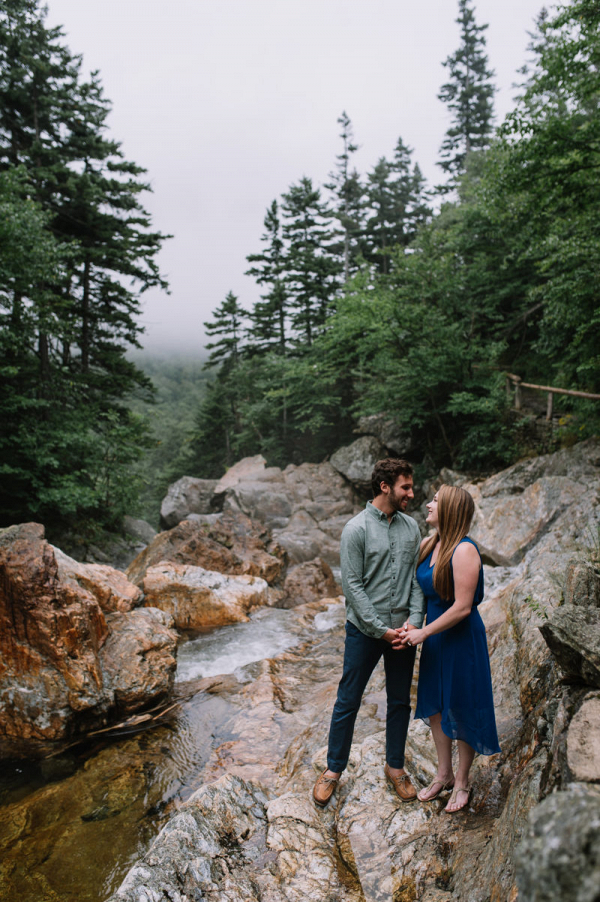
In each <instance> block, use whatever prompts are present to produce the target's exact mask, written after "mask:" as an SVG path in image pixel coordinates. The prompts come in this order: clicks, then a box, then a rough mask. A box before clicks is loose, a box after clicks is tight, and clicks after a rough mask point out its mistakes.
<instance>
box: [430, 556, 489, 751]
mask: <svg viewBox="0 0 600 902" xmlns="http://www.w3.org/2000/svg"><path fill="white" fill-rule="evenodd" d="M462 541H463V542H471V544H472V545H475V542H473V540H472V539H469V538H464V539H462ZM475 548H477V545H475ZM477 551H478V552H479V549H477ZM432 553H433V552H432ZM417 580H418V581H419V585H420V586H421V589H422V590H423V594H424V595H425V598H426V600H427V623H432V622H433V621H434V620H436V619H437V618H438V617H439V616H440V614H443V613H444V611H447V610H448V608H449V607H450V605H451V602H447V601H443V600H442V599H441V598H440V596H439V595H438V594H437V592H436V591H435V589H434V588H433V567H432V566H431V554H429V555H428V556H427V557H426V558H425V560H424V561H422V562H421V564H419V566H418V567H417ZM482 599H483V566H482V567H481V569H480V570H479V581H478V583H477V589H476V590H475V596H474V598H473V607H472V608H471V613H470V614H469V615H468V616H467V617H465V618H464V620H461V621H460V623H457V624H456V625H455V626H452V627H450V628H449V629H447V630H444V631H443V632H441V633H435V634H434V635H433V636H429V637H428V638H427V639H426V640H425V641H424V642H423V645H422V648H421V662H420V665H419V684H418V688H417V708H416V711H415V717H419V718H421V719H422V720H428V718H430V717H431V716H432V715H433V714H438V713H441V715H442V730H443V731H444V733H445V734H446V736H449V737H450V738H451V739H462V740H463V742H467V743H468V744H469V745H470V746H471V747H472V748H474V749H475V751H476V752H479V753H480V754H481V755H494V754H495V753H496V752H499V751H500V746H499V745H498V734H497V732H496V718H495V716H494V699H493V697H492V675H491V672H490V658H489V654H488V647H487V640H486V636H485V626H484V625H483V620H482V619H481V615H480V614H479V611H478V610H477V606H478V604H479V603H480V602H481V600H482Z"/></svg>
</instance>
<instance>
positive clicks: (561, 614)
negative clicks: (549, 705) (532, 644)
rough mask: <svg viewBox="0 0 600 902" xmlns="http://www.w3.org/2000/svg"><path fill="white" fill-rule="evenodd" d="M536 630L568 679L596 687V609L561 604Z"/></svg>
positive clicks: (599, 664)
mask: <svg viewBox="0 0 600 902" xmlns="http://www.w3.org/2000/svg"><path fill="white" fill-rule="evenodd" d="M540 632H541V634H542V636H543V637H544V639H545V640H546V643H547V645H548V648H549V649H550V651H551V652H552V654H553V655H554V657H555V659H556V661H557V663H558V666H559V667H560V668H561V670H562V672H563V673H564V675H565V676H566V677H567V678H568V679H572V680H579V681H581V682H583V683H585V684H586V685H588V686H594V687H596V688H598V689H600V618H599V617H598V610H597V609H596V608H586V607H583V606H581V605H564V606H563V607H561V608H558V609H557V610H556V611H554V613H553V615H552V618H551V619H550V620H548V621H547V622H545V623H543V624H542V625H541V626H540Z"/></svg>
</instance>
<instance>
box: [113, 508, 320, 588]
mask: <svg viewBox="0 0 600 902" xmlns="http://www.w3.org/2000/svg"><path fill="white" fill-rule="evenodd" d="M267 543H268V534H266V533H265V531H264V528H263V527H262V526H261V525H260V524H257V523H253V522H252V521H251V520H250V519H249V518H248V517H246V516H245V515H244V514H241V513H233V512H231V511H229V512H227V513H224V514H219V515H213V516H208V517H206V516H204V517H202V516H200V515H194V514H191V515H190V517H189V518H188V519H187V520H183V521H182V522H181V523H179V524H178V525H177V526H175V527H174V528H173V529H170V530H168V531H167V532H161V533H159V534H158V535H157V536H156V538H155V539H154V541H153V542H151V544H150V545H148V547H147V548H146V549H144V551H143V552H142V553H141V554H139V555H138V556H137V557H136V559H135V560H134V561H133V562H132V563H131V565H130V566H129V568H128V570H127V576H128V578H129V579H130V580H131V582H133V583H135V584H136V585H138V586H140V585H141V584H142V582H143V579H144V576H145V575H146V571H147V570H148V568H149V567H153V566H156V564H159V563H161V562H162V561H170V562H171V563H173V564H183V565H186V564H189V565H193V566H196V567H202V568H204V569H205V570H215V571H219V572H220V573H230V574H236V575H239V574H244V573H245V574H248V575H250V576H260V577H261V578H262V579H266V580H267V582H269V583H273V582H276V581H277V579H278V578H279V576H280V575H281V573H282V570H283V566H284V561H283V560H282V558H283V557H284V552H283V551H282V550H281V549H278V548H277V546H270V547H271V550H272V551H274V552H275V553H274V554H272V553H270V552H269V551H268V550H267ZM278 555H279V556H278ZM313 557H314V555H313Z"/></svg>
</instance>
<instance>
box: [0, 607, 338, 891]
mask: <svg viewBox="0 0 600 902" xmlns="http://www.w3.org/2000/svg"><path fill="white" fill-rule="evenodd" d="M343 621H344V608H343V605H341V604H339V603H337V604H332V605H331V606H330V607H329V608H328V609H327V610H326V611H324V612H322V613H320V614H317V616H316V617H315V619H314V624H313V628H314V629H316V630H317V631H322V632H323V633H325V632H326V631H328V630H331V629H333V628H334V627H340V626H341V625H342V624H343ZM294 627H295V628H294ZM305 638H306V635H305V636H304V637H302V636H300V637H299V631H298V626H297V617H296V616H295V614H294V610H293V609H292V610H281V609H277V608H262V609H260V610H258V611H256V612H255V613H254V614H253V615H252V616H251V617H250V620H249V621H248V622H247V623H238V624H233V625H231V626H225V627H222V628H221V629H218V630H215V631H213V632H211V633H207V634H203V635H201V636H199V637H197V638H194V639H190V640H187V641H186V640H184V641H182V643H181V645H180V647H179V651H178V669H177V681H178V682H179V683H181V684H182V686H183V684H184V683H186V682H187V681H193V680H198V679H200V678H202V677H211V676H215V675H217V674H233V675H235V677H236V678H237V680H238V682H241V683H244V682H249V681H251V680H252V679H253V677H252V667H253V665H254V666H256V663H255V662H257V661H260V660H263V659H265V658H270V657H273V656H275V655H277V654H280V653H281V652H283V651H285V650H286V649H287V648H289V647H291V646H292V645H293V644H297V643H298V641H299V639H300V641H303V639H305ZM238 712H239V706H236V705H234V704H233V702H231V701H230V700H228V698H227V697H226V693H225V695H224V696H223V697H221V696H219V695H217V694H211V693H208V692H202V691H200V692H197V693H195V694H193V695H191V697H190V698H189V699H188V700H186V701H185V702H184V703H182V705H181V706H180V708H178V709H177V712H176V714H175V716H174V717H173V720H172V721H171V722H170V723H168V724H165V725H162V726H157V727H155V728H153V729H150V730H146V731H145V732H139V733H136V734H134V735H131V736H127V737H124V738H120V739H119V740H118V741H114V740H113V741H112V742H110V741H108V740H104V741H103V742H98V743H88V744H87V745H82V746H78V747H76V748H75V749H71V750H67V751H66V752H64V753H63V754H61V755H58V756H56V757H52V758H46V759H45V760H42V761H33V762H23V761H13V762H3V765H2V769H1V771H0V815H1V816H0V853H1V860H2V863H1V864H0V898H1V899H2V902H103V900H105V899H106V898H108V896H110V895H111V893H113V892H114V891H115V890H116V889H117V887H118V886H119V885H120V883H121V881H122V879H123V877H124V876H125V874H126V873H127V871H128V870H129V869H130V868H131V866H132V865H133V864H134V862H135V861H136V860H137V859H139V858H140V857H141V856H142V855H143V854H144V852H145V851H146V849H147V848H148V846H149V844H150V843H151V842H152V840H153V839H154V837H155V836H156V834H157V833H158V832H159V830H160V828H161V827H162V825H163V824H164V823H165V821H166V819H167V818H168V817H169V815H170V814H171V813H173V812H174V811H175V810H176V809H177V807H178V806H179V805H180V804H181V803H182V802H183V801H185V800H186V799H187V798H188V797H189V796H190V795H191V794H192V792H194V791H195V790H196V789H197V788H198V786H199V785H200V784H201V783H202V782H203V772H204V769H205V767H206V764H207V762H208V761H209V758H210V756H211V753H212V751H213V749H214V748H215V747H217V746H219V745H221V744H222V743H224V742H227V741H228V739H230V738H231V734H230V733H229V730H228V723H229V722H230V721H231V720H232V718H233V716H234V715H235V714H236V713H238Z"/></svg>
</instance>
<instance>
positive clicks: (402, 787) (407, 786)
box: [383, 764, 417, 802]
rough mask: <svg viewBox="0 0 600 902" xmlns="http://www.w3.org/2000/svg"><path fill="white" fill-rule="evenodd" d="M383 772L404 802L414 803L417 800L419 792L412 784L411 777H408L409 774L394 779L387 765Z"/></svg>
mask: <svg viewBox="0 0 600 902" xmlns="http://www.w3.org/2000/svg"><path fill="white" fill-rule="evenodd" d="M383 772H384V774H385V775H386V777H387V779H388V781H389V782H390V783H391V784H392V786H393V787H394V789H395V790H396V792H397V794H398V795H399V796H400V798H401V799H402V801H403V802H414V800H415V799H416V798H417V790H416V789H415V787H414V786H413V785H412V783H411V782H410V777H409V776H408V774H401V776H399V777H392V775H391V773H390V769H389V767H388V766H387V764H386V765H385V767H384V768H383Z"/></svg>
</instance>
